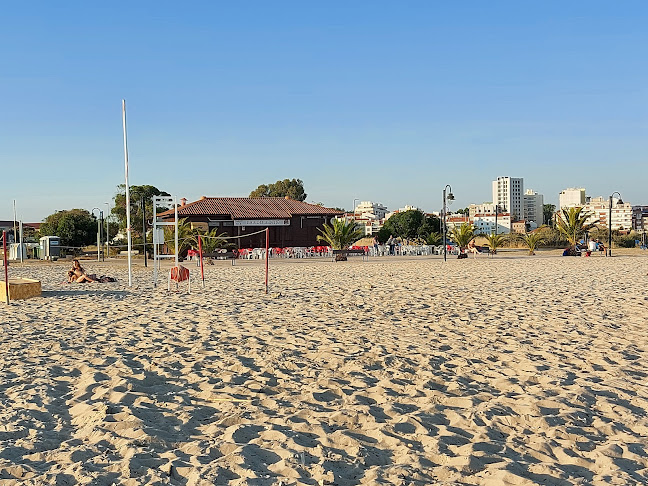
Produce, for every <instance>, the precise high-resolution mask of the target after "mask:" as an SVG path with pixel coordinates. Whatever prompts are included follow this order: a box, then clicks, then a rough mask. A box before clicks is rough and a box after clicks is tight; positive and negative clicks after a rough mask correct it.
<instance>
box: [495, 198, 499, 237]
mask: <svg viewBox="0 0 648 486" xmlns="http://www.w3.org/2000/svg"><path fill="white" fill-rule="evenodd" d="M498 212H499V204H495V236H497V213H498Z"/></svg>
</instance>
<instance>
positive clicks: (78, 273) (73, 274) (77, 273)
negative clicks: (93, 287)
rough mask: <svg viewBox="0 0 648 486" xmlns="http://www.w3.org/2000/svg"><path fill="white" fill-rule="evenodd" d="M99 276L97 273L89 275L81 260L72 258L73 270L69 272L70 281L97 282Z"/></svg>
mask: <svg viewBox="0 0 648 486" xmlns="http://www.w3.org/2000/svg"><path fill="white" fill-rule="evenodd" d="M96 281H97V277H96V276H95V275H88V274H87V273H86V271H85V270H84V269H83V267H82V266H81V264H80V263H79V260H76V259H74V260H72V270H70V271H69V272H68V283H72V282H78V283H81V282H96Z"/></svg>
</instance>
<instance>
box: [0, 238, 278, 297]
mask: <svg viewBox="0 0 648 486" xmlns="http://www.w3.org/2000/svg"><path fill="white" fill-rule="evenodd" d="M21 250H22V249H21ZM2 254H3V258H4V267H5V291H6V292H7V296H6V297H7V305H8V304H9V267H8V264H7V232H6V231H3V232H2ZM267 281H268V278H267V277H266V294H267V293H268V290H267V285H268V284H267Z"/></svg>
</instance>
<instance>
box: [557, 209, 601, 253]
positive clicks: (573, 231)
mask: <svg viewBox="0 0 648 486" xmlns="http://www.w3.org/2000/svg"><path fill="white" fill-rule="evenodd" d="M593 214H594V213H591V212H586V211H583V208H581V207H575V208H564V209H563V210H562V217H558V218H557V219H556V228H557V229H558V231H560V233H561V234H562V235H563V236H564V237H565V238H566V239H567V241H568V242H569V244H570V245H571V246H572V248H573V247H575V246H576V243H577V242H578V240H579V239H580V238H581V237H583V236H584V235H585V234H586V233H587V232H588V231H590V230H591V229H594V228H596V223H597V222H598V221H596V222H594V223H586V221H587V219H588V218H590V216H592V215H593Z"/></svg>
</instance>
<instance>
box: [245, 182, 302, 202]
mask: <svg viewBox="0 0 648 486" xmlns="http://www.w3.org/2000/svg"><path fill="white" fill-rule="evenodd" d="M286 196H288V197H289V198H290V199H294V200H296V201H305V200H306V192H304V182H303V181H302V180H301V179H284V180H283V181H277V182H275V183H274V184H261V185H260V186H259V187H257V188H256V189H255V190H254V191H252V192H251V193H250V197H286Z"/></svg>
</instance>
